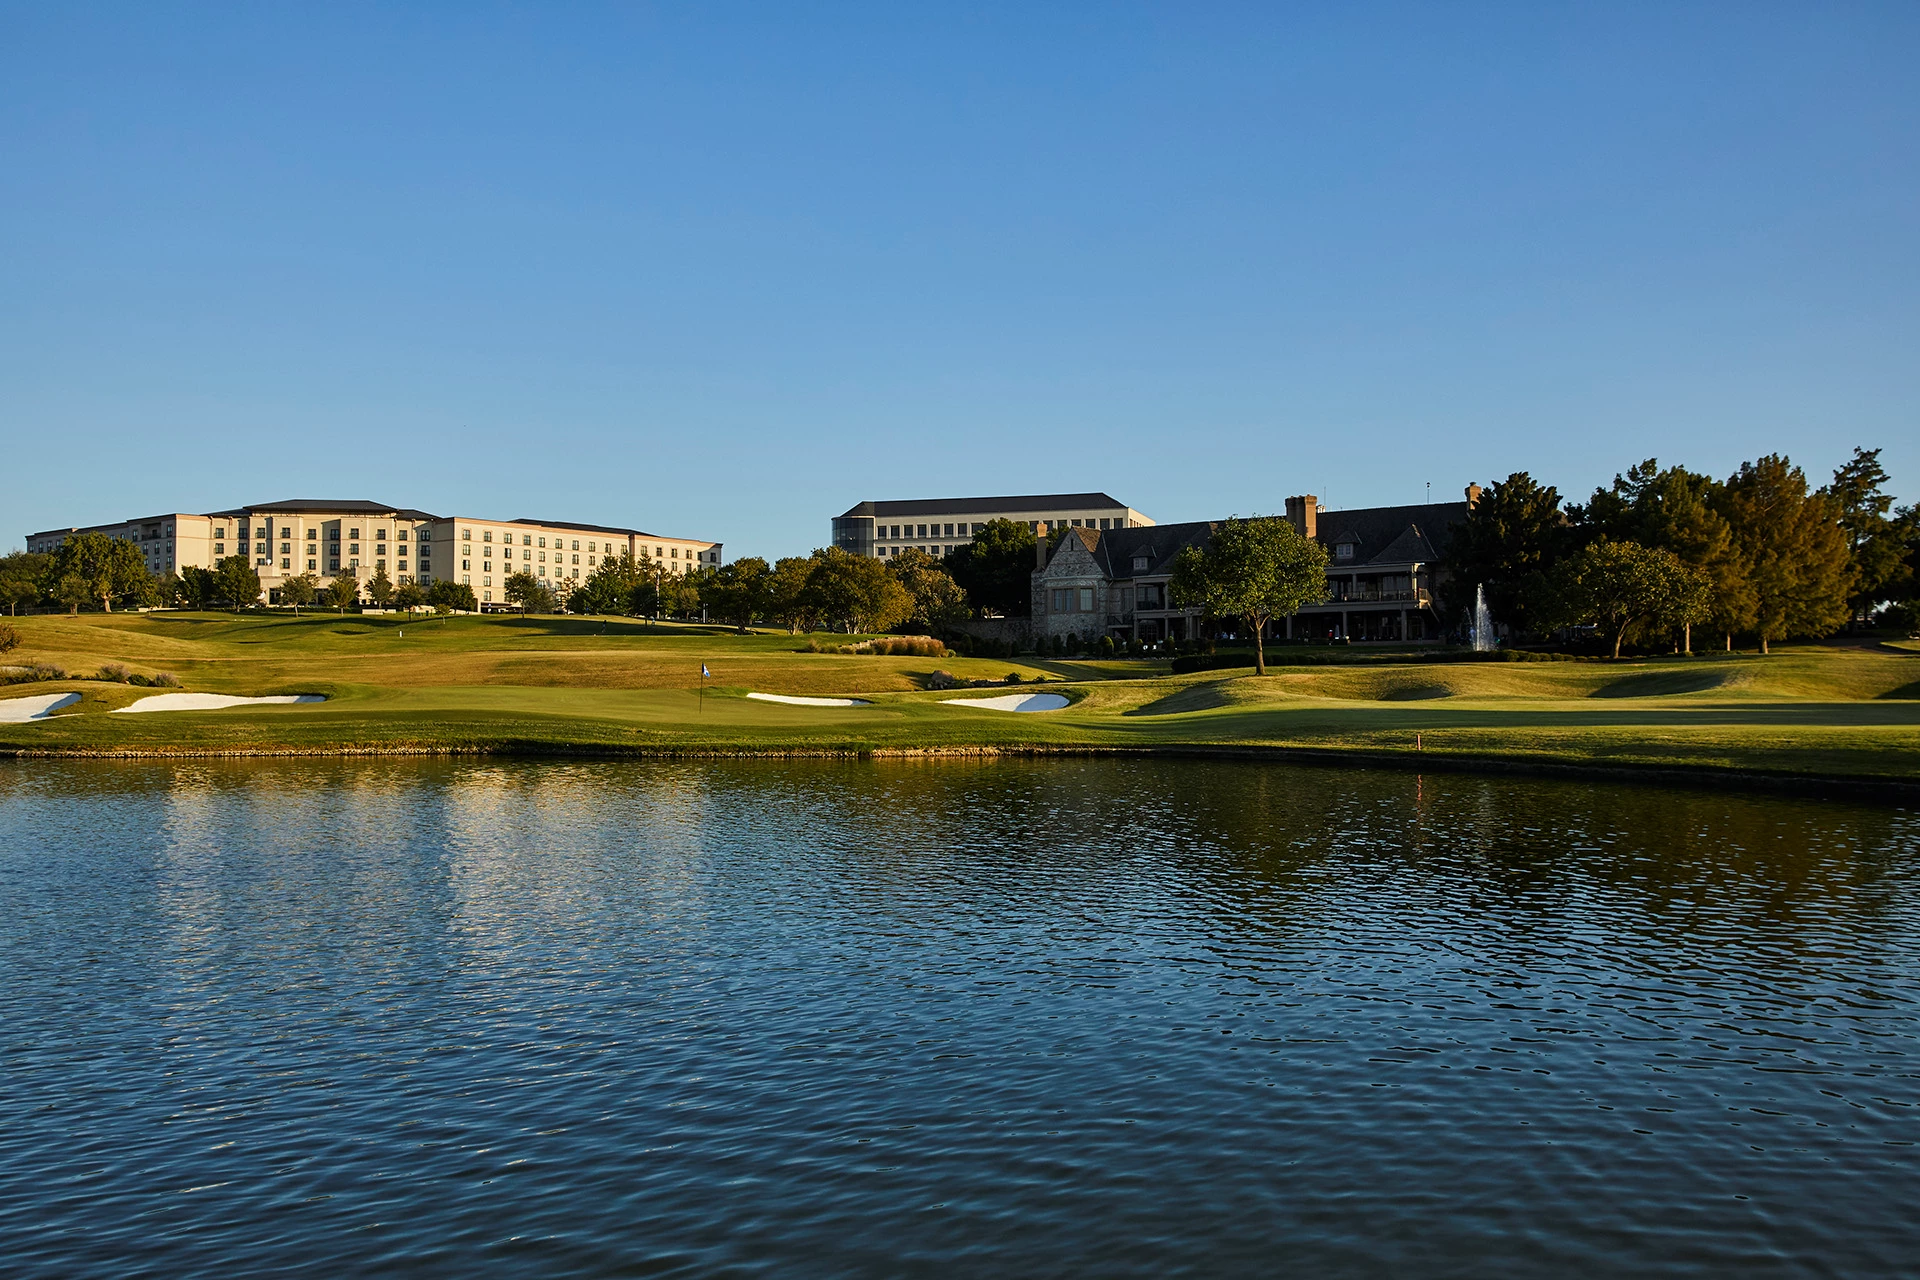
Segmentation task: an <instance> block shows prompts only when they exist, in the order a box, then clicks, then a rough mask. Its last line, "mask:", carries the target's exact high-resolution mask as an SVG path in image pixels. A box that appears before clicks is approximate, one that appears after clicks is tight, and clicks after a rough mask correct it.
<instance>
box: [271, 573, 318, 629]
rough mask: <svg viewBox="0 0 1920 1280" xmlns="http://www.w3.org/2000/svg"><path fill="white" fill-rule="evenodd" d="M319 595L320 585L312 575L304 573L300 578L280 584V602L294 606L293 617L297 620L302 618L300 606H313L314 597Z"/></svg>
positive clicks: (290, 579) (289, 579)
mask: <svg viewBox="0 0 1920 1280" xmlns="http://www.w3.org/2000/svg"><path fill="white" fill-rule="evenodd" d="M319 594H320V586H319V583H317V582H316V581H314V577H313V575H312V574H310V573H303V574H300V575H299V576H298V577H294V578H288V579H287V580H286V581H285V582H283V583H281V584H280V602H281V603H282V604H290V605H292V606H293V616H294V617H296V618H297V617H299V616H300V606H301V605H303V604H312V603H313V600H314V597H315V596H317V595H319Z"/></svg>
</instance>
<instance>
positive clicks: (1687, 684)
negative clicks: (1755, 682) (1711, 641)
mask: <svg viewBox="0 0 1920 1280" xmlns="http://www.w3.org/2000/svg"><path fill="white" fill-rule="evenodd" d="M1745 683H1746V681H1745V680H1744V679H1743V678H1741V676H1739V675H1737V674H1735V673H1733V672H1730V671H1725V670H1707V671H1684V670H1683V671H1642V672H1639V673H1637V674H1635V675H1630V676H1622V677H1620V678H1619V679H1618V680H1609V681H1608V682H1607V683H1605V684H1603V685H1601V686H1600V687H1599V688H1597V689H1595V690H1594V691H1593V692H1592V693H1590V694H1588V695H1587V696H1588V697H1592V698H1672V697H1677V696H1679V695H1681V694H1688V693H1709V692H1711V691H1713V690H1715V689H1726V688H1732V687H1736V686H1739V685H1743V684H1745Z"/></svg>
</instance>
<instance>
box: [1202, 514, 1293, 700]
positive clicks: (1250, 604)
mask: <svg viewBox="0 0 1920 1280" xmlns="http://www.w3.org/2000/svg"><path fill="white" fill-rule="evenodd" d="M1168 593H1169V595H1171V597H1172V599H1173V603H1174V604H1175V605H1176V606H1177V607H1179V608H1183V609H1193V608H1198V609H1204V610H1205V611H1206V612H1207V613H1208V614H1210V615H1211V616H1213V617H1216V618H1238V619H1239V620H1240V621H1241V622H1243V623H1245V624H1246V626H1247V629H1248V630H1250V631H1252V632H1253V669H1254V674H1255V675H1262V676H1263V675H1265V674H1267V648H1266V640H1265V631H1266V627H1267V624H1268V623H1269V622H1271V621H1273V619H1275V618H1285V617H1289V616H1291V615H1292V614H1296V613H1298V612H1300V610H1301V609H1302V608H1303V607H1305V606H1307V605H1310V604H1319V603H1320V602H1321V601H1323V600H1325V599H1326V598H1327V549H1326V548H1325V547H1323V546H1321V545H1320V544H1319V543H1318V542H1315V541H1313V540H1312V539H1310V538H1306V537H1303V536H1301V534H1300V533H1299V531H1297V530H1296V529H1295V528H1294V527H1293V525H1292V524H1291V523H1290V522H1288V521H1286V520H1283V519H1280V518H1278V517H1275V516H1256V517H1254V518H1253V519H1250V520H1241V519H1238V518H1235V519H1232V520H1223V521H1221V522H1220V523H1219V524H1217V525H1215V526H1214V527H1213V532H1212V534H1211V535H1210V536H1209V537H1208V539H1207V545H1206V546H1205V547H1204V548H1200V547H1188V548H1186V549H1185V550H1184V551H1182V552H1181V553H1180V554H1179V555H1178V556H1177V557H1175V559H1174V562H1173V578H1172V581H1171V582H1169V584H1168Z"/></svg>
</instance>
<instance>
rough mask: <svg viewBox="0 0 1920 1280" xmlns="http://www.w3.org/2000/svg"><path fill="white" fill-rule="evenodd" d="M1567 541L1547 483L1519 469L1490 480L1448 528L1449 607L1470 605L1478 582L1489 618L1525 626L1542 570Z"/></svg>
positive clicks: (1524, 628) (1519, 627)
mask: <svg viewBox="0 0 1920 1280" xmlns="http://www.w3.org/2000/svg"><path fill="white" fill-rule="evenodd" d="M1570 541H1571V538H1570V536H1569V529H1568V525H1567V518H1566V515H1565V514H1564V513H1563V512H1562V511H1561V510H1560V494H1559V492H1558V491H1557V490H1555V489H1554V487H1553V486H1552V485H1544V486H1543V485H1540V484H1537V483H1535V482H1534V479H1533V477H1532V476H1530V475H1528V474H1527V473H1526V472H1524V471H1516V472H1514V473H1513V474H1512V475H1510V476H1508V477H1507V478H1506V479H1505V480H1501V481H1495V482H1494V484H1493V485H1492V486H1491V487H1490V488H1488V489H1486V490H1484V491H1482V493H1481V494H1480V497H1479V500H1478V501H1477V502H1475V503H1474V504H1473V506H1472V508H1471V509H1470V510H1468V512H1467V518H1466V520H1465V521H1464V522H1462V523H1460V524H1457V525H1455V526H1453V529H1452V535H1451V538H1450V540H1449V547H1448V551H1447V561H1448V565H1449V568H1450V576H1449V579H1448V583H1449V585H1448V590H1449V593H1450V594H1451V595H1452V597H1453V600H1452V603H1453V605H1454V607H1455V609H1456V610H1458V609H1460V608H1465V607H1470V602H1471V601H1472V599H1473V594H1474V591H1475V589H1476V588H1480V587H1484V588H1485V589H1486V593H1487V607H1488V609H1490V610H1491V611H1492V612H1493V616H1494V617H1495V618H1498V619H1499V620H1500V621H1501V622H1504V623H1506V624H1507V625H1508V626H1509V627H1511V628H1513V629H1514V630H1516V631H1528V630H1531V629H1532V625H1533V621H1534V619H1533V607H1534V604H1535V603H1536V601H1537V600H1538V599H1539V598H1541V597H1542V596H1543V594H1544V591H1545V587H1546V575H1547V573H1548V572H1549V571H1550V570H1551V569H1552V568H1553V566H1554V565H1555V564H1556V563H1557V562H1558V561H1559V559H1560V557H1561V556H1562V555H1563V554H1565V553H1566V551H1567V550H1568V546H1569V543H1570Z"/></svg>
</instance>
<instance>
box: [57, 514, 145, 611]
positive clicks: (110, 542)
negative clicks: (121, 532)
mask: <svg viewBox="0 0 1920 1280" xmlns="http://www.w3.org/2000/svg"><path fill="white" fill-rule="evenodd" d="M50 572H51V574H52V575H53V577H54V578H55V579H56V580H59V579H62V578H65V577H67V576H68V575H73V576H75V577H78V578H79V579H80V580H81V581H82V582H85V583H86V584H87V587H88V599H89V600H98V601H99V602H100V607H101V608H102V609H104V610H105V611H106V612H108V613H112V612H113V602H114V601H115V600H116V599H118V598H119V597H121V596H124V595H128V594H130V593H140V592H142V591H143V590H145V589H148V588H149V587H150V584H151V582H152V578H153V575H152V574H150V573H148V572H147V562H146V560H145V559H144V558H142V557H141V555H140V548H138V547H136V546H134V545H133V544H132V543H131V542H128V541H126V540H124V539H121V538H109V537H108V536H107V535H106V534H104V533H77V534H75V535H73V536H72V537H70V538H68V539H67V540H66V541H65V542H63V543H61V544H60V549H59V550H57V551H55V552H54V553H53V566H52V568H51V570H50Z"/></svg>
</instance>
